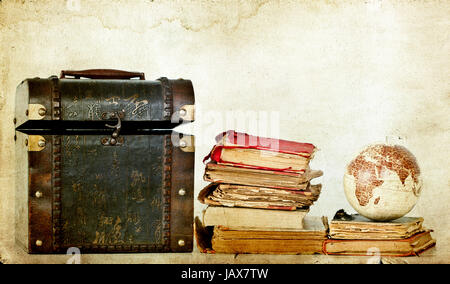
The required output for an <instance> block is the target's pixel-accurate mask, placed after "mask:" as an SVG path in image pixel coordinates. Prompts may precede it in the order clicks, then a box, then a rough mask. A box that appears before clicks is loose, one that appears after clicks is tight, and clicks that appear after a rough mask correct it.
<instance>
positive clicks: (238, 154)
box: [204, 131, 316, 173]
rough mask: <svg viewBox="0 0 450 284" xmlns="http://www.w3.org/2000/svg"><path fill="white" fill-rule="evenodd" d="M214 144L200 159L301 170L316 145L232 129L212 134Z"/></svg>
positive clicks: (311, 156)
mask: <svg viewBox="0 0 450 284" xmlns="http://www.w3.org/2000/svg"><path fill="white" fill-rule="evenodd" d="M216 141H217V144H216V145H215V146H214V148H213V150H212V151H211V153H210V154H209V155H208V156H207V157H206V158H205V160H204V161H207V160H208V159H211V160H212V161H213V162H216V163H218V164H221V165H229V166H236V167H245V168H252V169H261V170H271V171H286V172H294V173H303V172H305V170H306V169H307V168H308V165H309V161H310V160H311V159H312V158H313V156H314V153H315V151H316V147H315V146H314V145H313V144H310V143H299V142H293V141H286V140H280V139H274V138H264V137H258V136H252V135H249V134H246V133H239V132H235V131H228V132H224V133H222V134H220V135H218V136H217V137H216Z"/></svg>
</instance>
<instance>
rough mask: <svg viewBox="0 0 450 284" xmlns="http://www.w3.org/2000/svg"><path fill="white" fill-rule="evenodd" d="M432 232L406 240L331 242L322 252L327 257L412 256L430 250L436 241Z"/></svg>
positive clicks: (327, 243) (325, 244)
mask: <svg viewBox="0 0 450 284" xmlns="http://www.w3.org/2000/svg"><path fill="white" fill-rule="evenodd" d="M431 232H432V231H425V232H421V233H418V234H415V235H414V236H412V237H409V238H407V239H398V240H333V239H329V240H326V241H325V242H324V246H323V250H324V253H325V254H329V255H353V256H359V255H361V256H367V255H378V256H413V255H419V254H420V253H422V252H424V251H426V250H427V249H429V248H432V247H434V246H435V245H436V240H434V239H433V238H432V237H431Z"/></svg>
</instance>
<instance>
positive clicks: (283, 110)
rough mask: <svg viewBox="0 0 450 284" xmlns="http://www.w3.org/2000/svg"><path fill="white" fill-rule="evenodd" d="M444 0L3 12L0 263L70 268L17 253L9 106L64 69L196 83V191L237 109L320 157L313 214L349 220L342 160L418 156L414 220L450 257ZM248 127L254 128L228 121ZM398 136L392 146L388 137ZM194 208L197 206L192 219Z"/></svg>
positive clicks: (440, 256)
mask: <svg viewBox="0 0 450 284" xmlns="http://www.w3.org/2000/svg"><path fill="white" fill-rule="evenodd" d="M449 14H450V2H449V1H425V0H424V1H406V0H400V1H372V0H368V1H344V0H342V1H324V0H319V1H300V0H299V1H294V0H292V1H287V0H286V1H283V0H278V1H277V0H272V1H271V0H253V1H237V0H236V1H234V0H230V1H203V0H190V1H188V0H183V1H168V0H166V1H148V0H142V1H137V0H129V1H124V0H114V1H111V0H109V1H103V0H100V1H94V0H79V1H77V0H69V1H56V0H55V1H52V0H40V1H34V0H20V1H19V0H3V1H1V2H0V47H1V52H0V121H1V125H0V142H1V143H0V259H2V260H3V261H5V262H9V263H16V262H31V263H36V262H51V263H60V262H65V261H66V260H67V257H65V256H57V257H56V256H41V257H37V256H28V255H26V254H24V253H23V252H21V251H20V250H18V249H17V248H16V247H14V245H13V243H12V240H13V234H14V196H15V194H14V143H13V137H14V128H13V124H12V121H13V117H14V97H15V88H16V86H17V85H18V84H19V83H20V82H21V81H22V80H23V79H25V78H30V77H48V76H50V75H53V74H55V75H56V74H59V72H60V71H61V70H63V69H90V68H114V69H124V70H130V71H143V72H145V73H146V76H147V78H148V79H157V78H159V77H161V76H167V77H169V78H180V77H183V78H186V79H191V80H192V81H193V82H194V87H195V91H196V98H197V107H198V113H197V121H196V122H195V124H194V126H193V127H187V126H185V127H182V129H181V130H183V131H186V132H192V133H193V134H196V135H197V141H198V145H197V153H196V155H197V160H196V162H197V165H196V194H197V193H198V192H199V191H200V190H201V189H202V188H203V186H205V185H206V182H203V180H202V175H203V170H204V166H203V164H202V162H201V161H202V158H203V157H204V156H205V155H206V154H207V153H208V152H209V150H210V148H211V147H212V145H213V143H214V136H215V135H216V134H218V133H219V132H222V131H224V130H225V128H226V127H227V125H226V123H225V122H224V121H223V118H224V117H226V115H227V113H231V112H233V111H247V110H248V111H253V112H254V113H255V114H256V115H258V117H260V118H261V117H262V115H263V114H264V113H265V112H271V111H274V112H276V113H277V115H278V116H275V117H279V123H278V124H277V126H278V127H279V135H280V137H281V138H283V139H289V140H296V141H304V142H311V143H314V144H315V145H317V146H318V147H319V148H320V149H321V151H320V152H319V153H318V154H317V155H316V158H315V160H314V161H313V163H312V166H313V167H314V168H316V169H322V170H323V171H324V172H325V175H324V177H322V178H321V179H320V180H319V181H320V182H322V183H323V185H324V190H323V193H322V196H321V198H320V199H319V202H317V203H316V205H315V206H314V207H313V208H312V210H311V213H310V214H311V215H318V216H320V215H327V216H329V217H332V216H333V215H334V213H335V212H336V211H337V210H338V209H341V208H344V209H346V210H348V211H349V212H354V211H353V210H352V209H351V207H350V206H349V205H348V203H347V201H346V199H345V196H344V191H343V187H342V177H343V174H344V169H345V166H346V164H347V163H348V162H349V161H350V160H351V159H352V158H353V156H355V154H356V153H357V152H358V151H359V150H361V149H362V148H363V147H364V146H366V145H368V144H371V143H374V142H379V141H381V142H384V141H386V137H390V138H389V139H390V140H391V141H395V142H397V143H401V144H403V145H404V146H406V147H407V148H409V149H410V150H411V152H413V153H414V154H415V155H416V157H417V159H418V161H419V163H420V166H421V169H422V174H423V178H424V190H423V195H422V197H421V199H420V200H419V203H418V204H417V206H416V207H415V208H414V210H413V211H412V212H411V213H410V214H409V215H410V216H423V217H424V218H425V225H426V226H427V227H430V228H432V229H434V230H435V232H434V235H433V236H434V237H435V238H436V239H437V241H438V246H437V248H436V249H433V250H432V251H431V252H429V253H428V254H427V255H428V256H429V257H428V258H420V259H418V258H414V259H411V258H409V259H408V261H410V262H414V261H416V262H425V261H427V262H449V261H450V246H449V245H447V244H448V243H449V242H450V230H449V229H450V224H449V217H448V216H449V213H450V210H449V209H450V208H449V206H450V205H449V204H450V193H449V185H450V179H449V176H450V175H449V168H450V167H449V166H450V162H449V144H450V141H449V127H450V123H449V122H450V121H449V119H450V115H449V110H450V109H449V107H450V85H449V75H450V67H449V66H450V62H449V59H450V40H449V39H450V23H449V17H448V15H449ZM235 128H236V130H241V131H246V130H248V129H249V128H251V127H250V126H249V125H236V127H235ZM392 137H397V138H392ZM202 209H203V207H202V205H200V204H199V203H196V206H195V211H196V215H200V213H201V210H202ZM83 261H84V262H89V263H90V262H114V263H117V262H129V263H140V262H147V263H155V262H157V263H167V262H169V263H175V262H177V263H179V262H215V263H230V262H238V263H246V262H263V263H269V262H275V263H285V262H288V263H289V262H359V261H363V260H360V259H356V258H329V257H323V256H320V257H304V256H289V257H288V256H239V257H238V258H234V257H233V256H204V255H200V254H199V253H197V252H194V253H193V254H188V255H128V256H126V255H125V256H123V255H122V256H83Z"/></svg>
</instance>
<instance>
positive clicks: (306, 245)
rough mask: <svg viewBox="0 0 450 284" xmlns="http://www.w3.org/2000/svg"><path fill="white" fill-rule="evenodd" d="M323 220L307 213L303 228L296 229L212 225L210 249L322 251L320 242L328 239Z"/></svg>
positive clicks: (309, 253) (310, 252)
mask: <svg viewBox="0 0 450 284" xmlns="http://www.w3.org/2000/svg"><path fill="white" fill-rule="evenodd" d="M324 222H326V221H323V218H322V219H321V218H319V217H306V218H305V225H304V229H303V230H301V231H296V232H287V231H246V230H232V229H229V228H225V227H220V226H219V227H215V228H214V236H213V237H212V240H211V245H212V251H214V252H216V253H231V254H294V255H295V254H306V255H311V254H323V243H324V241H325V240H326V239H327V227H326V225H325V224H324ZM210 251H211V250H210Z"/></svg>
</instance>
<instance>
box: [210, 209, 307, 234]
mask: <svg viewBox="0 0 450 284" xmlns="http://www.w3.org/2000/svg"><path fill="white" fill-rule="evenodd" d="M308 212H309V211H308V210H297V211H281V210H266V209H253V208H227V207H218V206H217V207H216V206H210V207H208V208H207V209H206V210H205V211H204V214H203V224H204V225H205V226H223V227H227V228H233V229H245V230H261V229H271V230H278V231H283V230H286V231H293V230H302V229H303V219H304V218H305V216H306V214H307V213H308Z"/></svg>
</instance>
